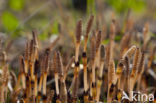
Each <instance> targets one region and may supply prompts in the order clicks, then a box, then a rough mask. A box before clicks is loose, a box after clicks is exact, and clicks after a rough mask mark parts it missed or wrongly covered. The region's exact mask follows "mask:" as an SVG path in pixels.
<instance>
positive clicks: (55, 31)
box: [51, 20, 59, 34]
mask: <svg viewBox="0 0 156 103" xmlns="http://www.w3.org/2000/svg"><path fill="white" fill-rule="evenodd" d="M58 26H59V24H58V22H57V20H55V21H54V22H53V25H52V28H51V29H52V33H53V34H58V32H59V31H58Z"/></svg>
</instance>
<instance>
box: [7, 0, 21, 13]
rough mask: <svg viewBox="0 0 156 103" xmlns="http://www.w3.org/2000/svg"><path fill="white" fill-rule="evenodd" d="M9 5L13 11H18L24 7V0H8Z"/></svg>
mask: <svg viewBox="0 0 156 103" xmlns="http://www.w3.org/2000/svg"><path fill="white" fill-rule="evenodd" d="M9 6H10V8H11V9H13V10H15V11H20V10H22V9H23V7H24V0H9Z"/></svg>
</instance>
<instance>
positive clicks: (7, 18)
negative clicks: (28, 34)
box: [1, 11, 19, 31]
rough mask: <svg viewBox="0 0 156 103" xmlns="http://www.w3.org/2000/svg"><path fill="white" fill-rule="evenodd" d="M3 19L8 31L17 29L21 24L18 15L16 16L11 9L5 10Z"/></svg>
mask: <svg viewBox="0 0 156 103" xmlns="http://www.w3.org/2000/svg"><path fill="white" fill-rule="evenodd" d="M1 21H2V25H3V26H4V28H5V29H6V30H7V31H13V30H15V29H16V27H17V26H18V24H19V21H18V19H17V18H16V16H14V14H12V13H11V12H9V11H5V12H3V14H2V17H1Z"/></svg>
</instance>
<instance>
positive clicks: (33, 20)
mask: <svg viewBox="0 0 156 103" xmlns="http://www.w3.org/2000/svg"><path fill="white" fill-rule="evenodd" d="M155 10H156V2H155V1H154V0H0V32H1V33H3V34H5V35H9V36H11V37H12V38H17V37H19V36H21V35H26V33H27V32H30V31H31V30H32V29H34V28H35V29H38V30H39V35H40V36H39V37H40V39H45V38H46V35H48V34H49V33H50V34H57V33H58V30H57V29H58V28H57V26H58V24H59V23H60V22H67V24H66V25H67V27H68V25H72V26H74V24H75V22H76V20H77V19H78V18H84V20H85V18H86V17H87V16H88V15H90V14H94V15H102V16H104V17H105V21H107V19H108V20H109V15H110V13H111V12H114V13H115V15H116V16H117V17H119V19H120V20H123V18H124V17H125V16H126V15H127V12H129V11H130V12H131V15H132V17H133V19H134V21H138V22H139V23H142V21H145V20H147V19H148V20H150V21H151V23H152V25H154V26H155V20H156V12H155ZM69 18H70V20H69ZM153 21H154V22H153ZM153 32H155V31H154V30H153Z"/></svg>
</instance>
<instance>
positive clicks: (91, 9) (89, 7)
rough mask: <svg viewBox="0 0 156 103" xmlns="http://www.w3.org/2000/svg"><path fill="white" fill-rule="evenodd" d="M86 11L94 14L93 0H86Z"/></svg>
mask: <svg viewBox="0 0 156 103" xmlns="http://www.w3.org/2000/svg"><path fill="white" fill-rule="evenodd" d="M87 13H88V14H95V13H96V9H95V0H87Z"/></svg>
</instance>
